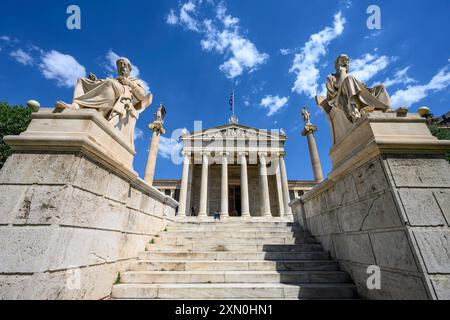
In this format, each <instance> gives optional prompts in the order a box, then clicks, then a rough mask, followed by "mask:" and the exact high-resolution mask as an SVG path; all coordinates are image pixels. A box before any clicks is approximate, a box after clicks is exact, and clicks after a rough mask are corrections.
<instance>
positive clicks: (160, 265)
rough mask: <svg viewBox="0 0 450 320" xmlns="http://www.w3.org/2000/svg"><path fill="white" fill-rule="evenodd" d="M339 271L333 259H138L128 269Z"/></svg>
mask: <svg viewBox="0 0 450 320" xmlns="http://www.w3.org/2000/svg"><path fill="white" fill-rule="evenodd" d="M206 270H208V271H229V270H234V271H288V270H290V271H308V270H314V271H329V270H332V271H338V270H339V265H338V263H337V262H335V261H333V260H280V261H265V260H246V261H240V260H220V261H218V260H215V261H210V260H194V261H192V260H191V261H189V260H181V259H180V260H158V261H152V260H138V261H133V262H132V263H131V264H130V268H129V270H128V271H206Z"/></svg>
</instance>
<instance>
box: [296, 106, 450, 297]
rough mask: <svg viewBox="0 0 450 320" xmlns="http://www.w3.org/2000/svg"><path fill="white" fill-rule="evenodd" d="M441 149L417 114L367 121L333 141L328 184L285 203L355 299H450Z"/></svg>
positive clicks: (446, 175)
mask: <svg viewBox="0 0 450 320" xmlns="http://www.w3.org/2000/svg"><path fill="white" fill-rule="evenodd" d="M449 149H450V141H439V140H437V138H435V137H433V136H432V135H431V133H430V131H429V130H428V128H427V126H426V123H425V120H424V119H422V118H421V117H419V115H417V114H409V115H406V116H405V115H403V116H398V115H397V114H396V113H381V112H374V113H369V114H367V115H366V117H365V118H364V119H361V120H360V121H358V122H357V123H356V124H355V125H353V126H351V127H350V128H349V129H348V131H346V132H342V133H341V134H340V136H339V139H337V140H336V141H335V144H334V146H333V147H332V149H331V151H330V157H331V160H332V162H333V170H332V172H331V173H330V174H329V177H328V179H327V180H325V181H323V182H322V183H320V184H319V185H317V186H316V187H315V188H314V189H312V190H311V191H309V192H308V193H306V194H305V195H304V196H303V197H301V198H300V199H297V200H294V201H292V202H291V204H290V205H291V206H292V208H293V211H294V213H295V214H296V215H297V219H296V220H297V221H299V222H300V223H301V224H303V225H304V227H305V228H306V229H307V230H309V231H310V232H311V233H312V235H314V236H316V237H317V239H318V240H319V241H320V242H321V243H322V244H323V246H324V247H325V249H326V250H329V251H330V252H331V255H332V256H333V257H334V258H336V259H337V260H338V261H339V263H340V265H341V267H342V268H343V269H344V270H346V271H348V272H349V273H350V275H351V276H352V278H353V280H354V282H355V284H356V286H357V288H358V292H359V294H360V295H361V296H362V297H366V298H369V299H449V298H450V257H449V255H448V252H450V241H449V240H448V239H450V213H449V211H448V208H449V207H450V200H449V199H450V164H449V163H448V161H447V160H445V158H444V154H445V152H446V151H447V150H449ZM369 266H377V267H379V268H380V270H381V288H380V289H378V290H377V289H375V290H371V289H370V288H369V287H368V286H367V280H368V278H369V277H370V276H371V275H372V273H373V271H372V272H369V271H368V267H369Z"/></svg>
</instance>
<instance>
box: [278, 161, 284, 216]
mask: <svg viewBox="0 0 450 320" xmlns="http://www.w3.org/2000/svg"><path fill="white" fill-rule="evenodd" d="M276 178H277V195H278V207H279V208H280V217H282V216H284V214H285V211H284V197H283V185H282V183H281V170H280V163H278V168H277V176H276Z"/></svg>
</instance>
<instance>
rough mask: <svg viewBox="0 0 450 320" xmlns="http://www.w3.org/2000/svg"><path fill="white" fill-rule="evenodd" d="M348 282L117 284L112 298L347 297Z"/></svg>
mask: <svg viewBox="0 0 450 320" xmlns="http://www.w3.org/2000/svg"><path fill="white" fill-rule="evenodd" d="M355 295H356V290H355V286H354V285H350V284H328V283H327V284H320V283H308V284H276V283H252V284H236V283H223V284H220V283H219V284H118V285H115V286H114V287H113V290H112V298H113V299H195V300H196V299H199V300H205V299H223V298H224V297H225V298H227V299H233V298H234V299H248V298H250V299H349V298H354V297H355Z"/></svg>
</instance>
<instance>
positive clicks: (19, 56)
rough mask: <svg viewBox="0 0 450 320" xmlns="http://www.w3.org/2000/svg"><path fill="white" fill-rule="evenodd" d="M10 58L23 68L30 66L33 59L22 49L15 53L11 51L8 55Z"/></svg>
mask: <svg viewBox="0 0 450 320" xmlns="http://www.w3.org/2000/svg"><path fill="white" fill-rule="evenodd" d="M10 56H11V57H13V58H14V59H15V60H16V61H17V62H19V63H21V64H23V65H25V66H27V65H30V66H31V65H32V64H33V57H31V55H29V54H28V53H26V52H25V51H23V50H22V49H17V50H15V51H12V52H11V53H10Z"/></svg>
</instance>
